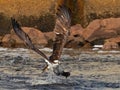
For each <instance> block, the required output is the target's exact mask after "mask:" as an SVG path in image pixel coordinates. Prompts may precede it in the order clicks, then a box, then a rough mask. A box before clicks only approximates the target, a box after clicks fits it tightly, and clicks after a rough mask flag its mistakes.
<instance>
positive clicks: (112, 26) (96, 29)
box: [2, 18, 120, 49]
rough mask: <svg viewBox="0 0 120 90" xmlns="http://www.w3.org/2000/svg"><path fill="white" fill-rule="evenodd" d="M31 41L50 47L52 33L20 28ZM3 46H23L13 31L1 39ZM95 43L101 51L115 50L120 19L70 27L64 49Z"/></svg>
mask: <svg viewBox="0 0 120 90" xmlns="http://www.w3.org/2000/svg"><path fill="white" fill-rule="evenodd" d="M22 29H23V30H24V31H25V32H26V33H27V34H28V35H29V36H30V38H31V39H32V41H33V44H35V45H43V46H52V45H53V41H54V39H55V34H54V32H45V33H42V32H41V31H39V30H37V29H34V28H28V27H23V28H22ZM2 43H3V46H9V47H17V46H18V45H21V46H23V45H24V43H23V41H21V40H20V39H19V38H18V37H17V36H16V34H15V33H14V31H13V30H11V33H10V34H7V35H5V36H4V37H3V39H2ZM96 43H101V44H103V49H117V48H119V43H120V18H108V19H103V20H101V19H97V20H94V21H92V22H91V23H90V24H89V25H88V26H87V27H86V28H83V27H82V26H81V25H80V24H76V25H74V26H71V29H70V36H69V37H68V41H67V43H66V45H65V47H69V48H78V47H82V46H83V47H84V48H87V47H91V46H90V45H92V44H93V45H95V44H96Z"/></svg>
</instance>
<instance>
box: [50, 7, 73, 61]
mask: <svg viewBox="0 0 120 90" xmlns="http://www.w3.org/2000/svg"><path fill="white" fill-rule="evenodd" d="M70 24H71V17H70V10H69V9H68V8H67V7H65V6H60V7H59V8H58V11H57V13H56V24H55V29H54V32H55V34H56V38H55V41H54V44H53V53H52V55H51V56H50V61H51V62H54V60H59V59H60V56H61V54H62V51H63V48H64V45H65V43H66V41H67V37H68V35H69V32H70V31H69V30H70Z"/></svg>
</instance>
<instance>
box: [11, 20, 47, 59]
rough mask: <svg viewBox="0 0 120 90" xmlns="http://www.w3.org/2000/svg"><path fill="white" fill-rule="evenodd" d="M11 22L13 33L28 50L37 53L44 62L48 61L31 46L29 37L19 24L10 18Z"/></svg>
mask: <svg viewBox="0 0 120 90" xmlns="http://www.w3.org/2000/svg"><path fill="white" fill-rule="evenodd" d="M11 21H12V26H13V30H14V31H15V33H16V34H17V36H18V37H19V38H20V39H21V40H23V41H24V43H25V44H26V45H27V46H28V47H29V48H30V49H32V50H34V51H35V52H37V53H38V54H40V55H41V56H42V57H44V58H45V59H46V60H48V57H47V56H46V55H45V54H44V53H43V52H41V51H40V50H39V49H38V48H36V47H35V46H34V45H33V44H32V41H31V39H30V37H29V36H28V35H27V34H26V33H25V32H24V31H23V30H22V29H21V27H20V25H19V23H18V22H17V21H16V20H15V19H13V18H11Z"/></svg>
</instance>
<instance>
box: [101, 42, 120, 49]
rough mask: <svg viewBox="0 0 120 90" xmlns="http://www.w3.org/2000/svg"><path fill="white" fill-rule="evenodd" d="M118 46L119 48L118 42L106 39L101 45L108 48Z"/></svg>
mask: <svg viewBox="0 0 120 90" xmlns="http://www.w3.org/2000/svg"><path fill="white" fill-rule="evenodd" d="M118 48H119V45H118V43H116V42H110V41H107V42H105V44H104V45H103V48H102V49H105V50H110V49H118Z"/></svg>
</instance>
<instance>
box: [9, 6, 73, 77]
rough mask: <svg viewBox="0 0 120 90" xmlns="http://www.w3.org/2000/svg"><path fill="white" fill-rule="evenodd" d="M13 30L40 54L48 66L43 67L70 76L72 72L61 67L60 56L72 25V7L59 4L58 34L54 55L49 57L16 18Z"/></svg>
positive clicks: (56, 23) (12, 19) (56, 25)
mask: <svg viewBox="0 0 120 90" xmlns="http://www.w3.org/2000/svg"><path fill="white" fill-rule="evenodd" d="M11 21H12V26H13V30H14V31H15V33H16V34H17V36H18V37H19V38H20V39H21V40H23V41H24V43H25V44H26V45H27V46H28V47H29V48H30V49H32V50H33V51H35V52H36V53H38V54H40V55H41V56H42V57H43V58H44V60H45V62H46V63H47V66H46V67H45V68H44V69H43V71H45V70H46V69H52V70H53V72H54V73H55V74H56V75H58V76H59V75H61V76H65V77H66V78H67V77H68V76H70V72H65V71H64V70H60V69H59V64H60V56H61V54H62V51H63V48H64V46H65V43H66V41H67V38H68V36H69V34H70V25H71V17H70V9H68V8H67V7H65V6H63V5H62V6H59V8H58V10H57V13H56V22H55V28H54V33H55V34H56V38H55V41H54V44H53V52H52V55H51V56H50V57H49V58H48V57H47V56H46V55H45V54H44V53H43V52H41V51H40V50H39V49H38V48H37V47H35V46H34V45H33V43H32V41H31V39H30V37H29V36H28V34H26V33H25V32H24V31H23V30H22V28H21V27H20V25H19V23H18V22H17V21H16V20H15V19H14V18H11Z"/></svg>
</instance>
